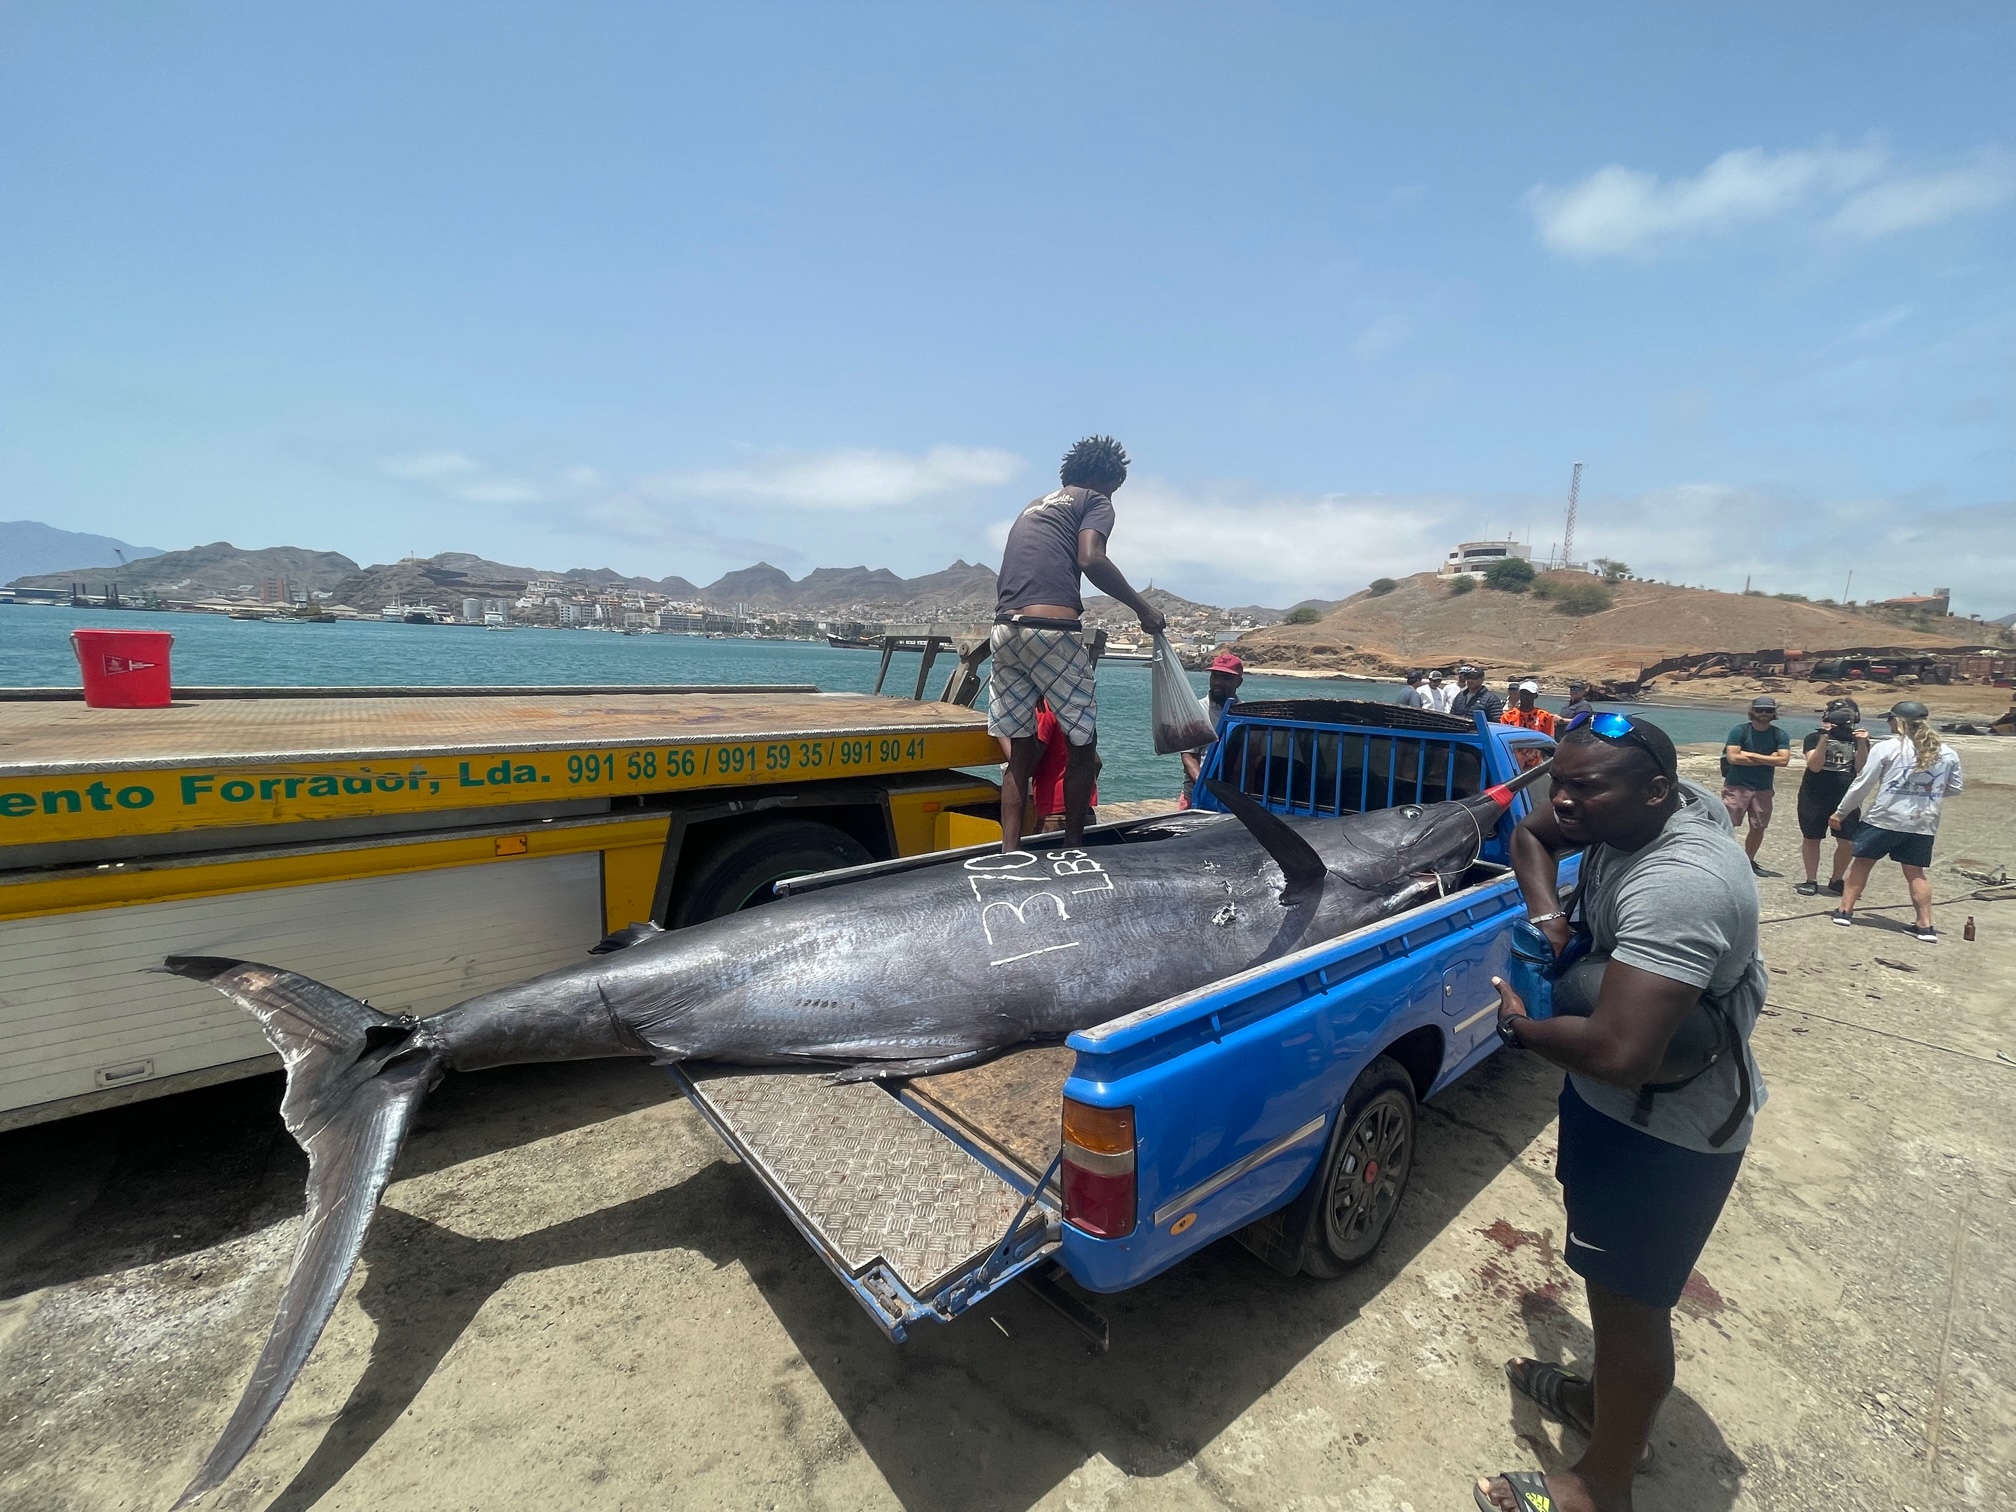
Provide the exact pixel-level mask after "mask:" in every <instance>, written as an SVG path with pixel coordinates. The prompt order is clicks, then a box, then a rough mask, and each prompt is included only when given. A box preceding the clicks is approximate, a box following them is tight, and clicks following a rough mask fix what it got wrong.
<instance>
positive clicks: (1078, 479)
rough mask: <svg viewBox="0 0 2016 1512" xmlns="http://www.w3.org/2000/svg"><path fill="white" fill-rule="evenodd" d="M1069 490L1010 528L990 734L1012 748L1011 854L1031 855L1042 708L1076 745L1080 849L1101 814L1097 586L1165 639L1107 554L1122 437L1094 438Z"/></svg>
mask: <svg viewBox="0 0 2016 1512" xmlns="http://www.w3.org/2000/svg"><path fill="white" fill-rule="evenodd" d="M1058 481H1059V482H1060V483H1062V484H1063V486H1062V487H1061V488H1058V489H1057V490H1055V491H1054V492H1052V493H1047V494H1045V495H1044V496H1043V497H1042V498H1040V499H1037V500H1034V501H1033V502H1032V503H1030V504H1029V506H1028V507H1027V508H1026V509H1024V510H1023V511H1022V513H1021V514H1020V515H1018V516H1017V517H1016V519H1015V523H1014V524H1013V525H1011V526H1009V527H1008V541H1007V545H1006V549H1005V550H1004V551H1003V552H1002V556H1001V577H1000V584H999V591H998V596H997V598H996V600H995V608H994V632H993V636H992V638H991V640H990V641H989V647H988V648H989V651H990V653H991V655H992V656H993V659H994V668H993V671H992V672H991V673H990V674H989V676H988V682H987V729H988V731H989V732H990V733H992V734H993V735H994V736H996V737H997V738H999V739H1003V740H1006V741H1007V742H1008V767H1007V770H1006V771H1005V772H1003V773H1002V780H1001V848H1002V849H1003V850H1006V851H1016V850H1019V849H1021V846H1022V805H1023V794H1024V793H1025V792H1026V791H1027V790H1028V785H1029V774H1030V773H1031V772H1033V771H1034V770H1035V769H1036V761H1037V758H1038V757H1039V756H1040V755H1041V753H1042V749H1043V747H1042V744H1041V743H1040V742H1039V741H1038V740H1037V739H1036V710H1037V705H1038V704H1040V703H1047V704H1049V706H1050V712H1051V713H1052V714H1054V715H1055V716H1056V718H1057V724H1058V727H1059V728H1060V729H1061V730H1062V731H1063V732H1064V738H1065V742H1066V744H1067V746H1068V751H1067V755H1066V761H1065V766H1064V843H1065V844H1066V845H1076V844H1077V843H1078V841H1079V840H1080V838H1081V837H1082V836H1083V834H1084V830H1085V816H1086V813H1087V811H1088V810H1089V809H1090V808H1091V806H1092V779H1093V774H1094V773H1095V772H1096V771H1097V770H1098V766H1099V757H1098V752H1097V744H1098V735H1099V729H1098V717H1099V705H1098V700H1097V698H1096V696H1095V691H1094V686H1093V679H1092V658H1091V655H1090V654H1089V653H1088V652H1087V651H1086V649H1085V641H1084V631H1085V627H1084V624H1083V623H1082V622H1081V620H1080V618H1079V616H1080V615H1081V614H1083V613H1084V610H1085V605H1084V601H1083V600H1082V599H1081V598H1080V597H1079V593H1078V579H1079V578H1080V577H1081V576H1083V577H1088V578H1090V579H1091V580H1092V585H1093V586H1094V587H1095V588H1100V589H1103V590H1104V591H1105V592H1107V593H1109V594H1111V595H1112V596H1113V597H1114V598H1116V599H1118V600H1119V601H1120V602H1121V603H1123V604H1125V605H1126V606H1127V607H1128V608H1129V609H1132V610H1133V611H1134V613H1135V616H1136V617H1137V618H1138V619H1139V620H1140V621H1141V628H1142V629H1143V630H1146V631H1147V632H1148V633H1149V634H1150V635H1156V634H1159V633H1161V630H1162V626H1163V619H1162V616H1161V615H1160V614H1157V613H1156V612H1155V609H1154V606H1153V605H1151V604H1150V603H1149V602H1148V601H1147V600H1146V599H1144V598H1142V597H1141V595H1140V594H1138V593H1136V592H1135V591H1134V589H1133V586H1132V585H1131V584H1129V583H1128V581H1127V578H1126V575H1125V574H1124V573H1122V572H1121V571H1120V569H1119V568H1118V567H1116V566H1114V565H1113V563H1112V561H1111V560H1109V559H1108V557H1107V555H1106V538H1107V537H1108V536H1109V535H1111V534H1112V533H1113V494H1114V493H1115V491H1117V490H1118V489H1119V487H1120V485H1121V484H1123V483H1125V482H1126V481H1127V452H1126V450H1125V449H1124V448H1123V447H1122V446H1121V445H1120V443H1119V442H1118V441H1115V440H1114V439H1113V438H1112V437H1111V436H1087V437H1086V438H1085V439H1084V440H1083V441H1080V442H1079V443H1078V444H1077V445H1076V446H1074V447H1072V448H1071V450H1070V451H1068V452H1066V453H1065V454H1064V462H1063V465H1062V466H1061V467H1060V468H1059V469H1058Z"/></svg>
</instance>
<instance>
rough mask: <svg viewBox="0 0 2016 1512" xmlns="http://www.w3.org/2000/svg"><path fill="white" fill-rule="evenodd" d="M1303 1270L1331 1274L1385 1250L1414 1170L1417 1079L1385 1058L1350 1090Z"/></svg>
mask: <svg viewBox="0 0 2016 1512" xmlns="http://www.w3.org/2000/svg"><path fill="white" fill-rule="evenodd" d="M1337 1128H1338V1132H1337V1134H1336V1135H1335V1137H1333V1138H1332V1139H1331V1141H1330V1152H1329V1156H1328V1158H1327V1159H1326V1160H1325V1162H1324V1166H1323V1171H1322V1173H1321V1180H1322V1183H1323V1185H1322V1191H1321V1195H1320V1196H1319V1197H1318V1198H1317V1203H1316V1214H1315V1222H1314V1224H1313V1225H1312V1226H1311V1232H1310V1235H1309V1243H1308V1245H1307V1247H1306V1249H1305V1250H1304V1252H1303V1256H1302V1269H1303V1271H1304V1272H1306V1273H1307V1274H1309V1275H1312V1276H1320V1277H1323V1278H1324V1279H1326V1280H1328V1279H1330V1278H1332V1277H1336V1276H1341V1275H1343V1274H1344V1272H1346V1271H1347V1270H1350V1269H1352V1268H1353V1267H1354V1266H1359V1265H1362V1264H1364V1263H1365V1262H1366V1261H1367V1260H1369V1259H1371V1258H1372V1253H1373V1251H1375V1250H1376V1249H1378V1248H1379V1241H1380V1240H1382V1239H1384V1238H1385V1237H1386V1230H1387V1229H1389V1228H1391V1227H1392V1226H1393V1215H1394V1214H1395V1213H1397V1212H1398V1211H1399V1210H1400V1199H1401V1198H1402V1197H1403V1196H1404V1195H1406V1191H1407V1178H1408V1176H1409V1175H1410V1174H1411V1173H1412V1172H1413V1169H1414V1080H1413V1078H1412V1077H1410V1076H1409V1075H1408V1074H1407V1072H1406V1070H1405V1069H1404V1068H1403V1067H1402V1066H1401V1065H1400V1063H1399V1062H1398V1061H1396V1060H1393V1059H1391V1058H1390V1057H1388V1056H1384V1055H1382V1056H1380V1057H1379V1058H1378V1059H1377V1060H1375V1061H1373V1062H1372V1064H1371V1065H1369V1066H1367V1067H1366V1068H1365V1069H1364V1070H1363V1071H1362V1072H1360V1073H1359V1076H1358V1080H1357V1081H1355V1082H1353V1083H1352V1084H1351V1090H1350V1091H1349V1092H1347V1093H1346V1094H1345V1095H1344V1109H1343V1111H1342V1112H1341V1113H1339V1114H1338V1116H1337Z"/></svg>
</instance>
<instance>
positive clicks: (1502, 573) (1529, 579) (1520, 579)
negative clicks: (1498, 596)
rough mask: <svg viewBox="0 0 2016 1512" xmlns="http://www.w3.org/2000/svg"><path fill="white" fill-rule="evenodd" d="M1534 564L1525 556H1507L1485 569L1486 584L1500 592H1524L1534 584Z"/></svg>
mask: <svg viewBox="0 0 2016 1512" xmlns="http://www.w3.org/2000/svg"><path fill="white" fill-rule="evenodd" d="M1533 577H1534V573H1533V564H1532V563H1531V562H1529V561H1527V560H1526V559H1525V558H1524V557H1507V558H1505V560H1504V561H1502V562H1493V563H1492V564H1491V565H1490V566H1489V567H1487V568H1485V570H1484V586H1485V587H1486V588H1496V589H1497V590H1498V591H1499V592H1500V593H1524V592H1526V590H1527V589H1529V588H1531V587H1532V586H1533Z"/></svg>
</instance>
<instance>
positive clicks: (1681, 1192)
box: [1554, 1083, 1743, 1307]
mask: <svg viewBox="0 0 2016 1512" xmlns="http://www.w3.org/2000/svg"><path fill="white" fill-rule="evenodd" d="M1742 1164H1743V1153H1742V1151H1740V1150H1739V1151H1737V1152H1736V1153H1735V1154H1733V1155H1705V1154H1703V1153H1701V1152H1700V1151H1699V1150H1688V1149H1682V1148H1681V1147H1680V1146H1679V1145H1676V1144H1668V1143H1667V1142H1666V1141H1665V1140H1663V1139H1655V1138H1653V1137H1652V1136H1651V1135H1650V1134H1647V1133H1646V1132H1645V1131H1644V1130H1643V1129H1638V1128H1633V1127H1632V1126H1631V1125H1630V1124H1627V1123H1619V1122H1618V1121H1617V1120H1616V1119H1614V1118H1611V1117H1609V1116H1608V1115H1607V1114H1603V1113H1598V1112H1597V1111H1596V1110H1595V1109H1594V1108H1592V1107H1590V1106H1589V1104H1587V1103H1586V1102H1584V1101H1582V1099H1581V1098H1580V1097H1579V1096H1578V1095H1577V1094H1576V1091H1575V1087H1574V1084H1573V1083H1566V1084H1564V1085H1563V1086H1562V1088H1561V1154H1560V1157H1559V1159H1558V1160H1557V1161H1556V1162H1555V1165H1554V1175H1555V1179H1556V1180H1558V1181H1559V1182H1560V1183H1561V1190H1562V1196H1563V1197H1564V1199H1565V1200H1566V1202H1567V1205H1568V1239H1567V1242H1566V1243H1565V1244H1563V1245H1562V1246H1561V1248H1562V1251H1563V1256H1564V1258H1565V1259H1566V1260H1567V1261H1568V1265H1569V1268H1570V1269H1572V1270H1574V1271H1576V1272H1577V1273H1579V1274H1580V1275H1581V1276H1583V1277H1584V1278H1585V1279H1587V1280H1590V1281H1594V1282H1595V1283H1596V1284H1597V1285H1599V1286H1607V1287H1609V1288H1610V1290H1611V1291H1614V1292H1621V1293H1622V1294H1623V1295H1625V1296H1627V1297H1632V1298H1635V1299H1636V1300H1637V1301H1640V1302H1643V1303H1644V1304H1645V1305H1646V1306H1648V1307H1671V1306H1673V1304H1674V1303H1676V1302H1678V1301H1679V1300H1680V1289H1681V1288H1682V1287H1684V1286H1685V1285H1686V1284H1687V1277H1688V1276H1689V1275H1691V1274H1692V1273H1693V1270H1694V1262H1695V1261H1696V1260H1698V1259H1700V1258H1701V1248H1702V1246H1703V1245H1705V1244H1707V1242H1708V1235H1709V1234H1710V1233H1711V1232H1712V1231H1713V1230H1714V1228H1715V1220H1716V1219H1717V1218H1720V1217H1721V1216H1722V1204H1723V1203H1724V1202H1726V1201H1727V1200H1728V1198H1729V1189H1730V1188H1731V1187H1733V1186H1734V1185H1735V1184H1736V1172H1737V1170H1738V1168H1740V1167H1741V1166H1742Z"/></svg>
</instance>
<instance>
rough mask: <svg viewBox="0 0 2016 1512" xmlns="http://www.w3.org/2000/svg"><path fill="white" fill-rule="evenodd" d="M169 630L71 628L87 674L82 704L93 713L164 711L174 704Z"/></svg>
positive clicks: (72, 642)
mask: <svg viewBox="0 0 2016 1512" xmlns="http://www.w3.org/2000/svg"><path fill="white" fill-rule="evenodd" d="M174 643H175V637H174V636H172V635H170V634H169V633H168V632H167V631H166V630H72V631H71V632H70V645H71V648H72V649H73V650H74V651H76V653H77V666H78V667H79V669H80V670H81V671H82V672H83V673H84V702H85V703H87V704H89V705H90V706H91V707H92V708H94V709H165V708H167V707H168V705H169V703H170V702H171V690H170V686H169V681H168V648H169V647H170V646H171V645H173V644H174Z"/></svg>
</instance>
